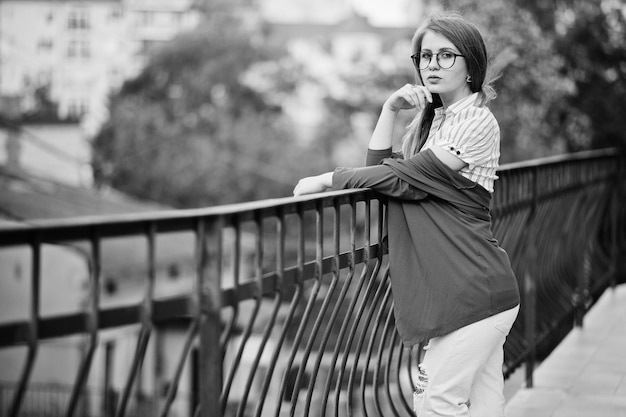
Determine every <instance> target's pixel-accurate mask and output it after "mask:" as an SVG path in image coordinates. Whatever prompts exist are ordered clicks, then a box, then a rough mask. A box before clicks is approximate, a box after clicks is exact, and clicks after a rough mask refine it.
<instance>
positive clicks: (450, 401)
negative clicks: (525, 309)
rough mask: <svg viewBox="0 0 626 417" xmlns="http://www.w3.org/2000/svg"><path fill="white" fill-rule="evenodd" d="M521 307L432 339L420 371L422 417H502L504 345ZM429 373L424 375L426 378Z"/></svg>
mask: <svg viewBox="0 0 626 417" xmlns="http://www.w3.org/2000/svg"><path fill="white" fill-rule="evenodd" d="M518 312H519V306H517V307H514V308H512V309H510V310H507V311H504V312H502V313H499V314H496V315H494V316H491V317H488V318H486V319H484V320H481V321H478V322H476V323H472V324H470V325H467V326H465V327H462V328H460V329H458V330H455V331H454V332H452V333H449V334H447V335H444V336H441V337H435V338H433V339H431V340H430V342H429V344H428V346H427V347H426V348H425V349H426V353H425V355H424V361H423V362H422V364H421V367H422V368H423V369H422V370H420V374H421V376H422V377H424V376H426V377H427V379H428V382H427V383H426V384H425V390H424V393H423V395H421V396H419V397H418V396H416V397H415V398H414V404H413V406H414V409H415V414H416V415H417V417H432V416H454V417H468V416H472V417H503V416H504V376H503V373H502V364H503V362H504V350H503V346H504V341H505V339H506V336H507V335H508V334H509V331H510V330H511V327H512V326H513V322H514V321H515V318H516V317H517V313H518ZM424 374H425V375H424Z"/></svg>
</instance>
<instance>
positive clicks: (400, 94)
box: [392, 84, 433, 110]
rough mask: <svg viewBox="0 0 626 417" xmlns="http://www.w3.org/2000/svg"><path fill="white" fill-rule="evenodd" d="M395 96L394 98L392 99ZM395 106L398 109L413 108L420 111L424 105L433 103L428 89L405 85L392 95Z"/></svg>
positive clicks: (420, 86)
mask: <svg viewBox="0 0 626 417" xmlns="http://www.w3.org/2000/svg"><path fill="white" fill-rule="evenodd" d="M393 96H395V97H393ZM393 96H392V98H395V99H396V100H394V101H396V103H397V104H396V105H395V106H394V107H396V108H399V109H410V108H415V109H417V110H421V109H423V108H424V107H426V104H428V103H432V102H433V96H432V94H431V93H430V91H428V89H427V88H426V87H424V86H422V85H416V84H406V85H405V86H404V87H402V88H400V89H399V90H398V91H396V92H395V93H394V94H393Z"/></svg>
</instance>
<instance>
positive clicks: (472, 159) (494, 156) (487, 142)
mask: <svg viewBox="0 0 626 417" xmlns="http://www.w3.org/2000/svg"><path fill="white" fill-rule="evenodd" d="M477 99H478V93H474V94H472V95H471V96H468V97H465V98H463V99H461V100H459V101H457V102H456V103H454V104H452V105H451V106H449V107H448V108H447V109H446V110H444V109H443V107H439V108H437V109H435V117H434V119H433V124H432V125H431V127H430V132H429V133H428V139H427V140H426V143H425V144H424V146H423V147H422V150H424V149H428V148H431V147H433V146H434V145H437V146H439V147H441V148H443V149H445V150H447V151H448V152H450V153H451V154H453V155H455V156H457V157H458V158H460V159H461V160H462V161H463V162H466V163H467V166H465V167H463V168H462V169H461V170H460V171H459V173H460V174H461V175H463V176H464V177H465V178H468V179H470V180H472V181H474V182H477V183H478V184H480V185H481V186H483V187H484V188H485V189H486V190H487V191H489V192H493V183H494V181H495V180H496V179H497V178H498V177H497V176H496V169H497V168H498V161H499V159H500V127H499V126H498V121H497V120H496V118H495V117H494V116H493V114H492V113H491V111H490V110H489V109H488V108H487V107H485V106H482V107H479V106H477V105H476V101H477Z"/></svg>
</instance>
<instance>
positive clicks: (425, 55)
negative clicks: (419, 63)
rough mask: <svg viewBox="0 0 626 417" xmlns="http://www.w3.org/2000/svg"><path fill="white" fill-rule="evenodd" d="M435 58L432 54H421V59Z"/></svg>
mask: <svg viewBox="0 0 626 417" xmlns="http://www.w3.org/2000/svg"><path fill="white" fill-rule="evenodd" d="M432 57H433V54H432V52H426V51H424V52H420V59H431V58H432Z"/></svg>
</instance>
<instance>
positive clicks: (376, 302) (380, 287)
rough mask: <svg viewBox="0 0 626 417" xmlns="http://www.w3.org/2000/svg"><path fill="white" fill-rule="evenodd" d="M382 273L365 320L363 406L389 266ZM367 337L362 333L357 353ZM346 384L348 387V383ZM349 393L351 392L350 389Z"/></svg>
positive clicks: (362, 378) (361, 389)
mask: <svg viewBox="0 0 626 417" xmlns="http://www.w3.org/2000/svg"><path fill="white" fill-rule="evenodd" d="M384 272H385V274H384V276H383V277H382V278H381V279H380V281H379V284H378V288H377V289H376V293H375V294H374V298H373V299H372V300H371V307H370V308H369V311H368V315H367V320H366V323H368V325H369V324H370V323H371V324H372V331H371V333H370V334H369V342H368V344H367V349H366V350H365V354H364V355H363V356H364V358H365V365H364V366H363V370H362V371H361V384H360V392H361V401H362V402H363V404H364V405H365V389H366V382H367V371H368V368H369V365H370V362H371V359H372V351H373V349H374V343H375V341H376V335H377V334H378V329H379V328H380V326H379V323H380V318H381V316H382V312H383V305H382V301H381V298H382V300H384V298H385V294H386V293H387V290H388V289H389V285H388V279H389V266H388V265H386V268H385V271H384ZM379 304H380V305H379ZM376 306H378V312H377V313H376V318H375V319H374V320H372V316H373V315H374V313H375V312H376V310H377V308H376ZM367 336H368V335H367V334H366V333H365V332H363V334H362V337H361V339H360V340H359V352H360V351H361V350H360V349H361V348H362V345H363V343H365V338H366V337H367ZM354 368H355V369H353V372H357V371H356V367H354ZM352 375H353V373H352V372H351V373H350V376H351V377H352ZM348 384H349V385H350V383H348ZM350 391H352V390H351V389H350ZM363 410H364V412H365V415H366V416H367V415H368V414H367V409H366V407H364V409H363Z"/></svg>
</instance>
